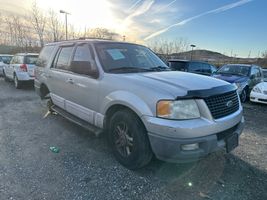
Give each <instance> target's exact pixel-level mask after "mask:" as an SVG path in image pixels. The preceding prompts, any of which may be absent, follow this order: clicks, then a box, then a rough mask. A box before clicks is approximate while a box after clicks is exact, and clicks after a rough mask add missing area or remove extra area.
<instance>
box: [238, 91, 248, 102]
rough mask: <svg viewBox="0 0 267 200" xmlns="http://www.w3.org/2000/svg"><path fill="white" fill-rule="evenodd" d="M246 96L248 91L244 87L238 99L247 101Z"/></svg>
mask: <svg viewBox="0 0 267 200" xmlns="http://www.w3.org/2000/svg"><path fill="white" fill-rule="evenodd" d="M247 98H248V91H247V89H246V88H244V89H243V90H242V92H241V94H240V101H241V102H242V103H245V102H246V101H247Z"/></svg>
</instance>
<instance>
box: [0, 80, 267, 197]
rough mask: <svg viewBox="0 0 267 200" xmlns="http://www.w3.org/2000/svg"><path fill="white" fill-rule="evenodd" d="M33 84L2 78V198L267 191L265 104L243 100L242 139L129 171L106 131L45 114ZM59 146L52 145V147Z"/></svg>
mask: <svg viewBox="0 0 267 200" xmlns="http://www.w3.org/2000/svg"><path fill="white" fill-rule="evenodd" d="M46 111H47V110H46V106H45V102H42V101H41V100H40V99H39V97H38V96H37V95H36V94H35V93H34V90H33V88H31V87H27V88H24V89H22V90H16V89H14V86H13V84H12V83H6V82H4V81H3V79H0V147H1V148H0V199H1V200H2V199H4V200H5V199H29V200H30V199H49V200H53V199H166V200H167V199H225V200H226V199H235V200H236V199H237V200H239V199H240V200H246V199H253V200H256V199H267V133H266V128H267V124H266V119H267V106H264V105H258V104H250V103H247V104H245V105H244V113H245V117H246V127H245V130H244V133H243V134H242V136H241V141H240V146H239V147H238V148H237V149H236V150H234V151H233V152H232V153H230V154H225V153H224V152H218V153H216V154H213V155H211V156H209V157H207V158H206V159H203V160H201V161H198V162H195V163H189V164H170V163H165V162H161V161H158V160H153V161H152V163H151V164H150V165H149V166H147V167H145V168H144V169H141V170H138V171H130V170H127V169H125V168H124V167H122V166H121V165H120V164H118V163H117V162H116V160H115V159H114V158H113V156H112V154H111V152H110V150H109V148H108V147H107V144H106V140H105V138H104V137H100V138H96V137H95V136H94V135H93V134H92V133H89V132H88V131H86V130H84V129H82V128H80V127H78V126H76V125H75V124H72V123H70V122H69V121H67V120H65V119H64V118H62V117H61V116H59V115H48V116H47V117H44V116H45V113H46ZM51 146H56V147H59V148H60V152H59V153H52V152H51V151H50V150H49V147H51Z"/></svg>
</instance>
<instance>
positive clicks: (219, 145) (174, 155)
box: [143, 110, 244, 163]
mask: <svg viewBox="0 0 267 200" xmlns="http://www.w3.org/2000/svg"><path fill="white" fill-rule="evenodd" d="M146 120H148V121H145V126H146V128H147V130H148V136H149V140H150V145H151V148H152V151H153V152H154V154H155V156H156V157H157V158H158V159H160V160H164V161H168V162H176V163H184V162H192V161H195V160H199V159H201V158H203V157H205V156H207V155H209V154H210V153H212V152H215V151H218V150H220V149H225V148H226V143H225V138H226V137H228V136H230V135H232V134H233V133H237V134H238V136H240V134H241V133H242V131H243V129H244V117H243V115H242V110H239V111H237V112H236V113H233V114H232V115H229V116H227V117H225V118H222V119H220V120H216V121H214V120H213V121H212V120H207V119H204V118H200V119H196V120H186V121H174V120H164V119H158V118H148V117H146ZM143 121H144V120H143ZM164 121H165V126H164V125H163V124H161V123H163V122H164ZM166 122H167V124H166ZM168 122H169V124H168ZM195 143H197V144H198V145H199V148H197V149H196V150H183V149H182V146H183V145H186V144H195Z"/></svg>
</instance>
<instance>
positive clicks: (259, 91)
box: [250, 69, 267, 104]
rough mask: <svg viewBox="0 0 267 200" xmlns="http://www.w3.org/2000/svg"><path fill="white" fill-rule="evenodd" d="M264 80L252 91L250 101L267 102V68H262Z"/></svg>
mask: <svg viewBox="0 0 267 200" xmlns="http://www.w3.org/2000/svg"><path fill="white" fill-rule="evenodd" d="M262 71H263V75H264V82H261V83H258V84H257V85H256V86H254V88H253V89H252V91H251V93H250V101H252V102H256V103H264V104H267V70H266V69H265V70H262Z"/></svg>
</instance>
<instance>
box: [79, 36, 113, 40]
mask: <svg viewBox="0 0 267 200" xmlns="http://www.w3.org/2000/svg"><path fill="white" fill-rule="evenodd" d="M90 39H98V40H112V39H109V38H98V37H80V38H79V40H90Z"/></svg>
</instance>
